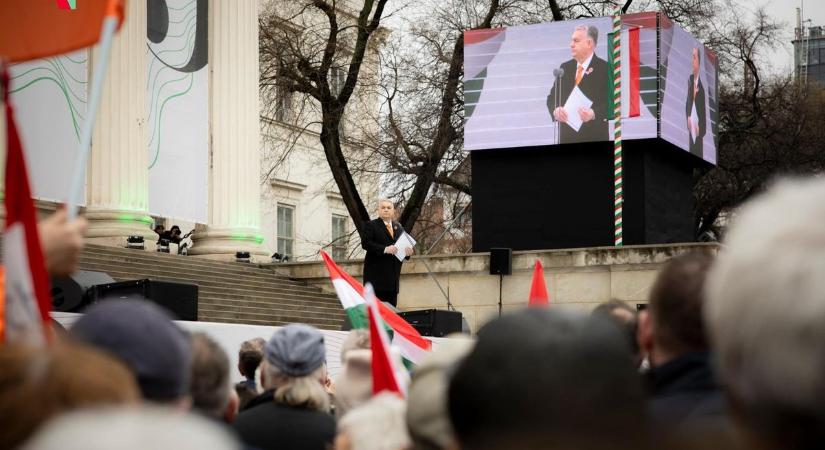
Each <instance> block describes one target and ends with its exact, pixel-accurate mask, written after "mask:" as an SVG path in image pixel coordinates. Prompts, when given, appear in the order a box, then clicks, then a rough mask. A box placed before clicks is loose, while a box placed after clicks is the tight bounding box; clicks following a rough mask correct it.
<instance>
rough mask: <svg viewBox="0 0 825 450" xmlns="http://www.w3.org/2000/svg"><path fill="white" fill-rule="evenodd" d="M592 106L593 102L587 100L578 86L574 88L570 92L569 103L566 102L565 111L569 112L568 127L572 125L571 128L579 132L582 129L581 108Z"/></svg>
mask: <svg viewBox="0 0 825 450" xmlns="http://www.w3.org/2000/svg"><path fill="white" fill-rule="evenodd" d="M592 105H593V101H592V100H590V99H589V98H587V96H586V95H584V93H583V92H582V91H581V89H579V87H578V86H576V87H574V88H573V90H572V91H570V96H569V97H567V101H566V102H564V111H565V112H567V125H570V128H572V129H574V130H576V132H578V131H579V129H580V128H581V127H582V118H581V116H579V108H580V107H582V106H584V107H585V108H590V106H592Z"/></svg>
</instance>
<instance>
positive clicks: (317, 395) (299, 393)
mask: <svg viewBox="0 0 825 450" xmlns="http://www.w3.org/2000/svg"><path fill="white" fill-rule="evenodd" d="M325 361H326V349H325V347H324V335H323V334H321V332H320V331H318V330H317V329H315V328H313V327H311V326H309V325H302V324H291V325H287V326H284V327H281V328H279V329H278V330H277V331H275V333H274V334H273V335H272V337H271V338H270V339H269V341H268V342H267V343H266V348H265V349H264V361H263V363H262V370H263V372H262V373H261V383H262V384H263V385H264V388H266V389H271V390H272V391H273V392H274V394H273V400H272V401H270V402H266V403H263V404H260V405H258V406H256V407H254V408H251V409H248V410H246V411H243V412H242V413H241V414H239V415H238V417H237V419H236V420H235V423H234V427H235V430H236V431H237V432H238V435H239V436H240V437H241V439H242V440H243V441H244V442H245V443H246V444H247V445H250V446H252V447H257V448H259V449H261V450H267V449H281V448H289V449H294V450H326V449H327V447H329V446H331V445H332V443H333V440H334V439H335V419H334V418H333V417H332V415H331V414H330V413H329V409H330V401H329V395H328V394H327V392H326V390H325V389H324V382H325V381H326V378H327V376H326V365H325Z"/></svg>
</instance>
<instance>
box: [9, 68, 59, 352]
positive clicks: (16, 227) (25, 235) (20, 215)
mask: <svg viewBox="0 0 825 450" xmlns="http://www.w3.org/2000/svg"><path fill="white" fill-rule="evenodd" d="M2 70H3V73H2V79H1V80H0V84H2V86H3V99H4V101H5V103H6V134H7V142H8V145H7V146H6V148H7V150H6V151H7V154H6V186H5V189H6V190H5V194H6V198H5V205H6V227H5V230H4V232H3V264H4V265H5V278H6V279H5V291H4V295H3V298H2V299H0V301H2V302H3V308H2V311H3V313H4V314H3V316H2V317H0V329H2V330H3V334H2V336H0V340H2V341H8V340H17V339H23V340H27V341H29V342H32V343H43V342H45V341H46V339H47V337H48V332H49V326H48V324H49V322H50V320H51V319H50V318H49V310H50V309H51V294H50V288H49V276H48V275H47V274H46V265H45V262H44V260H43V252H42V250H41V248H40V238H39V236H38V234H37V217H36V214H35V209H34V202H33V201H32V197H31V190H30V189H29V176H28V172H27V171H26V161H25V159H24V156H23V148H22V146H21V144H20V137H19V136H18V134H17V127H16V125H15V122H14V111H13V109H12V107H11V103H10V102H9V93H8V91H9V75H8V71H7V68H6V67H3V69H2Z"/></svg>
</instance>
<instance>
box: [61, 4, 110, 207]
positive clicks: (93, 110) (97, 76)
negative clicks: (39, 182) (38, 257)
mask: <svg viewBox="0 0 825 450" xmlns="http://www.w3.org/2000/svg"><path fill="white" fill-rule="evenodd" d="M119 22H120V21H119V19H118V18H117V17H114V16H111V15H109V16H106V18H104V19H103V26H102V29H101V31H100V58H99V61H96V62H95V64H94V72H93V74H92V82H91V89H90V93H89V103H88V104H89V110H88V111H87V113H86V120H84V121H83V128H82V129H81V134H80V152H79V153H78V159H77V165H76V166H75V168H74V174H73V176H72V184H71V188H70V189H69V198H68V199H67V201H66V208H67V209H68V214H69V220H70V221H71V220H73V219H74V218H76V217H77V210H78V208H79V206H80V195H81V193H82V192H83V186H84V184H85V183H84V180H85V178H86V163H87V161H88V160H89V151H90V148H91V143H92V132H93V131H94V126H95V117H96V116H97V109H98V107H99V106H100V96H101V95H102V92H103V79H104V77H105V75H106V68H107V67H108V65H109V54H110V53H111V49H112V41H113V40H114V37H115V32H116V31H117V27H118V23H119Z"/></svg>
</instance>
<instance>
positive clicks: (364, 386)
mask: <svg viewBox="0 0 825 450" xmlns="http://www.w3.org/2000/svg"><path fill="white" fill-rule="evenodd" d="M343 359H344V361H343V362H342V364H341V373H340V374H339V375H338V377H337V378H336V379H335V396H334V397H333V404H334V406H335V416H336V417H338V418H340V417H342V416H343V415H344V414H346V413H347V412H348V411H350V410H352V409H353V408H356V407H358V406H359V405H362V404H364V403H365V402H367V401H368V400H369V399H370V398H371V397H372V351H371V350H365V349H353V350H349V351H348V352H346V356H345V357H344V358H343Z"/></svg>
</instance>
